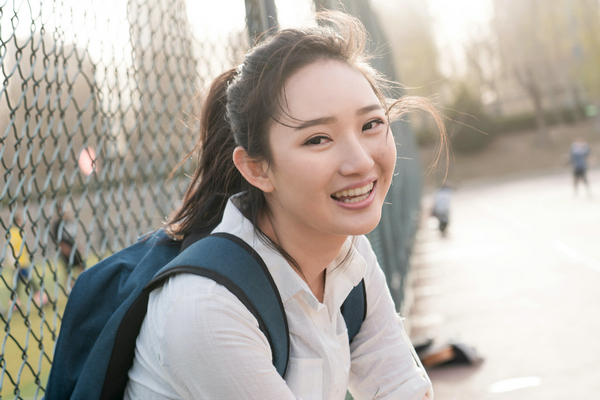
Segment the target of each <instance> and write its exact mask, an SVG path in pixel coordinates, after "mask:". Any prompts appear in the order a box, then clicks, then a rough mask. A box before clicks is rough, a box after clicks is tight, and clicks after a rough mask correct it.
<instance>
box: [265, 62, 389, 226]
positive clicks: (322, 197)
mask: <svg viewBox="0 0 600 400" xmlns="http://www.w3.org/2000/svg"><path fill="white" fill-rule="evenodd" d="M284 93H285V100H286V101H287V103H286V107H287V109H286V111H287V113H288V114H289V116H291V117H292V118H293V119H292V118H290V117H289V116H286V115H283V116H281V117H280V118H279V119H280V121H281V122H282V123H283V124H285V125H289V126H285V125H282V124H281V123H278V122H276V123H274V125H273V126H272V128H271V129H270V132H269V134H270V146H271V151H272V155H273V163H272V165H271V166H270V167H269V168H268V177H269V180H270V182H271V184H272V187H273V190H272V191H270V192H269V193H266V194H265V195H266V199H267V202H268V205H269V210H270V212H271V221H272V223H273V224H274V225H275V227H276V230H279V231H281V230H282V229H283V230H293V232H294V235H298V234H300V235H304V236H303V237H305V238H307V237H324V235H342V236H348V235H361V234H365V233H368V232H370V231H371V230H373V229H374V228H375V227H376V226H377V224H378V223H379V219H380V217H381V207H382V205H383V201H384V198H385V195H386V193H387V191H388V189H389V187H390V183H391V180H392V175H393V171H394V165H395V161H396V146H395V144H394V139H393V137H392V133H391V131H390V130H389V127H388V123H387V120H386V115H385V112H384V110H383V109H382V108H381V104H380V102H379V99H378V98H377V96H376V95H375V93H374V92H373V89H372V88H371V86H370V84H369V82H368V81H367V80H366V79H365V77H364V76H363V75H362V74H361V73H360V72H359V71H358V70H356V69H355V68H354V67H352V66H350V65H348V64H346V63H343V62H341V61H331V60H327V61H318V62H315V63H313V64H310V65H308V66H306V67H304V68H302V69H300V70H299V71H298V72H296V73H295V74H294V75H292V76H291V77H290V78H289V79H288V81H287V82H286V84H285V87H284ZM278 234H279V232H278ZM306 235H309V236H306Z"/></svg>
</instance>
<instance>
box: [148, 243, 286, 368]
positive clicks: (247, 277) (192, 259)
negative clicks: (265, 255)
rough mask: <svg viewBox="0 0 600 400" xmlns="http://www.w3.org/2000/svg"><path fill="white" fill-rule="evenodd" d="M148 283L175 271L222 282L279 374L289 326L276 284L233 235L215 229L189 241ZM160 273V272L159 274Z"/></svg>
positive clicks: (151, 285)
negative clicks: (254, 325) (250, 318)
mask: <svg viewBox="0 0 600 400" xmlns="http://www.w3.org/2000/svg"><path fill="white" fill-rule="evenodd" d="M174 261H177V265H171V264H174V263H170V264H169V265H167V266H165V267H164V268H163V270H161V271H159V272H158V274H157V275H156V277H155V278H154V279H153V280H152V281H150V282H149V283H148V286H147V287H148V288H149V289H150V290H153V289H154V288H155V287H158V286H159V285H162V284H163V283H164V281H165V280H166V278H167V277H169V276H171V275H173V274H176V273H189V274H196V275H201V276H205V277H207V278H210V279H212V280H214V281H215V282H217V283H219V284H221V285H223V286H225V287H226V288H227V289H228V290H229V291H230V292H231V293H233V294H234V295H236V297H237V298H238V299H239V300H240V301H241V302H242V303H243V304H244V305H245V306H246V307H247V308H248V310H249V311H250V312H251V313H252V315H254V317H255V318H256V319H257V321H258V325H259V328H260V330H261V331H262V332H263V333H264V334H265V336H266V337H267V340H268V341H269V345H270V346H271V351H272V356H273V365H274V366H275V368H276V369H277V372H279V374H280V375H281V376H282V377H283V376H284V375H285V371H286V369H287V361H288V356H289V328H288V323H287V318H286V315H285V310H284V308H283V302H282V300H281V296H280V295H279V290H278V289H277V285H276V284H275V281H274V280H273V277H272V276H271V273H270V272H269V269H268V268H267V266H266V265H265V263H264V261H263V260H262V258H260V256H259V255H258V253H257V252H256V251H255V250H254V249H253V248H252V247H250V245H248V243H246V242H244V241H243V240H242V239H240V238H238V237H237V236H234V235H231V234H229V233H215V234H212V235H210V236H208V237H206V238H205V239H203V240H200V241H198V242H195V243H194V244H192V245H190V246H189V248H188V249H186V250H185V251H184V252H182V253H181V254H180V255H179V256H178V257H177V259H176V260H174ZM163 274H164V275H163Z"/></svg>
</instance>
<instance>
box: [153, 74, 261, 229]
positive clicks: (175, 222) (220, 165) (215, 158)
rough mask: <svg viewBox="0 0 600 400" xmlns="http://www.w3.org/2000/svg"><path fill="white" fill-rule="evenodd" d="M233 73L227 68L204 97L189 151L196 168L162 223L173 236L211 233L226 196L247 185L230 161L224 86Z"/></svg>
mask: <svg viewBox="0 0 600 400" xmlns="http://www.w3.org/2000/svg"><path fill="white" fill-rule="evenodd" d="M235 73H236V70H235V69H230V70H228V71H226V72H224V73H222V74H221V75H219V76H218V77H217V78H216V79H215V80H214V81H213V83H212V84H211V86H210V89H209V91H208V94H207V96H206V98H205V100H204V104H203V106H202V113H201V120H200V138H199V140H198V143H197V144H196V146H195V147H194V149H193V150H192V151H191V152H190V154H188V157H190V156H192V155H194V154H195V155H196V157H197V159H198V168H196V171H195V173H194V176H193V177H192V181H191V182H190V185H189V186H188V189H187V191H186V193H185V196H184V197H183V201H182V203H181V205H180V206H179V208H178V209H177V210H176V211H175V213H174V214H173V215H171V217H170V218H169V220H168V222H167V224H166V225H165V229H166V231H167V233H168V234H169V236H171V237H172V238H174V239H177V240H182V239H183V238H184V237H186V236H188V235H189V234H191V233H195V234H200V235H201V236H204V235H208V234H210V232H211V231H212V230H213V229H214V228H215V227H216V226H217V225H218V224H219V223H220V222H221V220H222V219H223V212H224V211H225V205H226V204H227V200H228V199H229V197H230V196H232V195H234V194H236V193H239V192H241V191H243V190H247V186H248V185H249V184H248V183H247V182H246V180H245V179H244V178H243V177H242V175H241V174H240V172H239V171H238V169H237V168H236V166H235V164H234V163H233V150H234V149H235V148H236V146H237V145H236V143H235V139H234V136H233V132H232V130H231V125H230V124H229V122H228V121H227V118H226V110H227V108H226V106H227V85H228V83H229V82H230V81H232V80H233V78H234V76H235ZM188 157H186V159H187V158H188ZM184 160H185V159H184ZM182 162H183V161H182ZM182 162H181V163H182ZM181 163H179V165H178V166H177V167H176V168H178V167H179V166H180V165H181Z"/></svg>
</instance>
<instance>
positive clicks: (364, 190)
mask: <svg viewBox="0 0 600 400" xmlns="http://www.w3.org/2000/svg"><path fill="white" fill-rule="evenodd" d="M372 189H373V182H371V183H369V184H368V185H366V186H363V187H361V188H356V189H349V190H342V191H341V192H336V193H334V194H333V197H337V198H338V199H339V198H340V197H348V196H350V197H354V198H353V199H344V203H357V202H359V201H363V200H364V199H366V198H367V197H369V195H368V193H369V192H370V191H371V190H372ZM355 196H357V197H355Z"/></svg>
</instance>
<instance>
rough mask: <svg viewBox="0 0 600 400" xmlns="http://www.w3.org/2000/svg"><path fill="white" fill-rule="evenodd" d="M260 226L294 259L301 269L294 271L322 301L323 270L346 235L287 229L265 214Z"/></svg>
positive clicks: (331, 260) (337, 252)
mask: <svg viewBox="0 0 600 400" xmlns="http://www.w3.org/2000/svg"><path fill="white" fill-rule="evenodd" d="M259 227H260V229H261V231H262V232H263V233H264V234H265V235H267V237H268V238H269V239H271V240H272V241H273V242H275V243H277V244H278V245H279V246H281V247H282V248H283V249H284V250H285V251H286V252H287V253H288V254H289V255H290V257H292V258H293V259H294V261H296V263H297V264H298V267H299V268H300V271H296V272H298V274H299V275H300V277H301V278H302V279H303V280H304V281H305V282H306V283H307V284H308V287H309V288H310V289H311V291H312V293H313V294H314V295H315V297H316V298H317V299H318V300H319V301H320V302H323V297H324V292H325V271H326V269H327V267H328V266H329V265H330V264H331V263H332V262H333V261H334V260H335V259H336V257H337V256H338V255H339V254H340V251H341V250H342V247H343V246H344V243H345V242H346V240H347V239H348V236H342V235H330V234H328V235H326V234H321V235H320V234H318V233H316V232H310V233H307V232H303V231H299V230H294V229H286V227H285V226H279V225H278V224H277V223H276V222H275V221H273V220H272V219H271V218H269V217H268V216H266V217H265V218H261V219H260V221H259Z"/></svg>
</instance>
